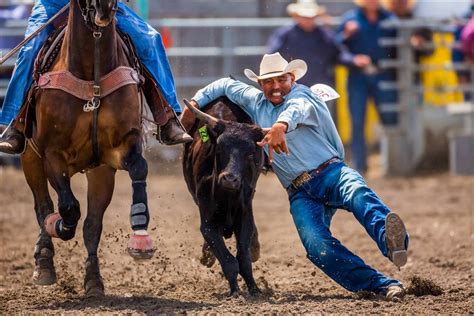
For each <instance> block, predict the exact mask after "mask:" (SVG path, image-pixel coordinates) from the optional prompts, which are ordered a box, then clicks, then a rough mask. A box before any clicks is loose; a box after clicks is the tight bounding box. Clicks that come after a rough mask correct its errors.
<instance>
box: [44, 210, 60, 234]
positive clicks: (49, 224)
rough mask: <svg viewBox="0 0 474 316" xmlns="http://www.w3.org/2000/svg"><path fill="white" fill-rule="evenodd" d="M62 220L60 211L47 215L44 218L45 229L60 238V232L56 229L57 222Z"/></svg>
mask: <svg viewBox="0 0 474 316" xmlns="http://www.w3.org/2000/svg"><path fill="white" fill-rule="evenodd" d="M60 220H61V215H59V213H52V214H49V215H48V216H46V218H45V219H44V229H45V230H46V233H47V234H48V235H49V236H51V237H55V238H59V235H58V232H57V231H56V223H57V222H58V221H60Z"/></svg>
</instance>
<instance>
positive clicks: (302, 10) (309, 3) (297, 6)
mask: <svg viewBox="0 0 474 316" xmlns="http://www.w3.org/2000/svg"><path fill="white" fill-rule="evenodd" d="M286 11H287V12H288V14H289V15H291V16H295V15H297V16H301V17H305V18H314V17H317V16H318V15H321V14H324V13H326V9H325V8H324V7H322V6H320V5H318V4H317V3H316V1H315V0H297V1H296V2H295V3H290V4H289V5H288V6H287V7H286Z"/></svg>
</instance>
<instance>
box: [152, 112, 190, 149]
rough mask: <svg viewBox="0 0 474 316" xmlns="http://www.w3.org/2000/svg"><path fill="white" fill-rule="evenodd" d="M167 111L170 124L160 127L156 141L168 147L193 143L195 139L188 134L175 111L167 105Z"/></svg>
mask: <svg viewBox="0 0 474 316" xmlns="http://www.w3.org/2000/svg"><path fill="white" fill-rule="evenodd" d="M165 111H166V117H167V119H168V122H166V123H165V125H162V126H159V127H158V133H157V135H156V139H158V140H159V141H160V142H162V143H163V144H166V145H176V144H184V143H189V142H192V141H193V138H192V137H191V136H189V134H188V133H186V131H185V129H184V127H183V126H182V125H181V123H180V121H179V119H178V117H177V116H176V113H175V112H174V111H173V109H172V108H171V107H170V106H169V105H167V107H166V108H165Z"/></svg>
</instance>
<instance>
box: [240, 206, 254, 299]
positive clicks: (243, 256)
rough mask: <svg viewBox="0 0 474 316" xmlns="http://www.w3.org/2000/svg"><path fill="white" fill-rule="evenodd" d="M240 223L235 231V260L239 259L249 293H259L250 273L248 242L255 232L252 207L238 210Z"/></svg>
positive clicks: (241, 273) (250, 262) (250, 260)
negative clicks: (240, 215)
mask: <svg viewBox="0 0 474 316" xmlns="http://www.w3.org/2000/svg"><path fill="white" fill-rule="evenodd" d="M240 214H242V217H241V225H240V228H238V229H237V230H236V232H235V235H236V238H237V260H238V261H239V271H240V275H241V276H242V277H243V278H244V280H245V283H246V284H247V288H248V290H249V293H250V294H251V295H255V294H258V293H260V290H259V289H258V287H257V284H256V283H255V280H254V278H253V274H252V258H251V254H250V244H251V242H252V238H253V237H254V233H255V223H254V219H253V214H252V207H251V206H250V207H247V209H245V210H240Z"/></svg>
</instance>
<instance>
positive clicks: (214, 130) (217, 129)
mask: <svg viewBox="0 0 474 316" xmlns="http://www.w3.org/2000/svg"><path fill="white" fill-rule="evenodd" d="M207 127H208V128H207V129H208V131H209V135H211V136H212V137H214V138H217V137H219V135H220V134H222V133H224V131H225V123H224V122H223V121H222V120H219V121H218V122H217V123H216V124H213V126H211V125H210V124H207Z"/></svg>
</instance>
